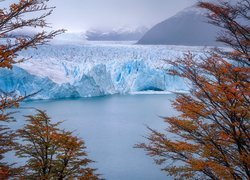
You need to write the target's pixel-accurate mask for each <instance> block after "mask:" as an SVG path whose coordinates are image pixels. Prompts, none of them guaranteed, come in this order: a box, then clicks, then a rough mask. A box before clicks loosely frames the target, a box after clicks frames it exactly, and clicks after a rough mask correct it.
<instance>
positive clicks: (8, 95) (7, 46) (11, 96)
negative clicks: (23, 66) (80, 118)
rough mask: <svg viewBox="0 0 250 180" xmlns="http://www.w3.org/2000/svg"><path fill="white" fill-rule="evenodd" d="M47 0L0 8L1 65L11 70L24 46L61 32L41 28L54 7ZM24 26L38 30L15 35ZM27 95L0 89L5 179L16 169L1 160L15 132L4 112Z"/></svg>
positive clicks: (24, 0)
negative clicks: (48, 4) (37, 30)
mask: <svg viewBox="0 0 250 180" xmlns="http://www.w3.org/2000/svg"><path fill="white" fill-rule="evenodd" d="M47 2H48V0H19V2H18V3H13V4H10V7H9V9H6V8H0V68H8V69H11V68H12V67H13V65H14V64H16V63H19V62H22V61H24V60H27V59H22V58H21V59H20V58H18V53H19V52H21V51H22V50H25V49H27V48H36V47H37V46H38V45H41V44H44V43H46V42H47V41H48V40H49V39H51V38H53V37H54V36H56V35H58V34H60V33H62V32H63V31H64V30H56V31H51V32H48V33H47V32H46V31H43V29H44V28H47V27H48V23H47V22H46V21H45V20H46V17H47V16H49V15H50V14H51V13H52V10H53V9H54V7H48V6H47V5H46V3H47ZM0 4H1V2H0ZM25 28H39V31H41V32H38V33H34V34H33V35H27V34H18V35H14V34H15V33H14V32H16V31H17V30H21V29H25ZM27 97H28V96H25V97H20V96H17V95H15V93H13V92H3V91H2V90H1V89H0V176H1V177H3V178H6V179H7V178H8V177H9V176H11V174H12V173H15V172H16V170H14V171H12V170H11V169H12V168H11V166H10V165H8V164H7V163H4V162H3V157H4V154H5V153H6V152H8V151H10V150H12V149H13V145H14V143H13V138H14V134H13V132H12V131H11V129H10V128H9V126H8V124H9V122H10V121H13V120H14V119H13V118H12V117H11V115H12V113H7V112H6V110H7V109H9V108H13V107H18V105H19V102H21V101H22V100H24V99H25V98H27Z"/></svg>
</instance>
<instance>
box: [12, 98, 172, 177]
mask: <svg viewBox="0 0 250 180" xmlns="http://www.w3.org/2000/svg"><path fill="white" fill-rule="evenodd" d="M174 98H175V95H113V96H104V97H95V98H84V99H67V100H43V101H30V102H25V103H22V105H21V109H20V113H19V115H18V116H17V119H18V120H17V122H16V123H14V124H13V126H14V127H15V128H18V127H20V126H22V125H23V124H24V118H23V116H22V115H28V114H33V113H34V110H33V109H30V108H29V107H34V108H38V109H41V110H46V111H47V113H48V115H49V116H50V117H51V118H52V121H53V122H57V121H61V120H64V121H65V122H64V123H63V124H62V127H63V128H65V129H67V130H71V131H74V132H75V134H76V135H78V136H80V137H81V138H83V139H84V141H85V143H86V146H87V151H88V154H89V158H90V159H92V160H94V161H96V162H95V163H93V164H92V166H93V167H95V168H98V173H100V174H102V177H103V178H105V179H107V180H163V179H164V180H165V179H171V178H170V177H167V176H166V174H165V173H164V172H162V171H161V170H160V167H159V166H158V165H156V164H155V163H154V161H153V159H152V158H151V157H149V156H146V153H145V152H144V151H143V150H142V149H135V148H133V147H134V145H135V144H136V143H139V142H144V141H145V138H144V137H145V136H146V135H148V134H149V131H148V130H147V128H146V126H150V127H151V128H153V129H157V130H159V131H163V130H164V129H165V128H166V127H167V126H166V124H165V123H164V122H163V119H162V118H161V117H166V116H172V115H176V114H177V113H176V111H174V110H173V108H172V107H171V101H172V100H174ZM21 114H22V115H21ZM9 158H10V157H9ZM19 161H20V160H19Z"/></svg>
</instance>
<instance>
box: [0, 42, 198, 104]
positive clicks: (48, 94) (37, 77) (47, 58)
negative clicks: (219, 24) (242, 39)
mask: <svg viewBox="0 0 250 180" xmlns="http://www.w3.org/2000/svg"><path fill="white" fill-rule="evenodd" d="M187 51H191V52H194V53H196V54H199V53H200V52H201V51H202V48H198V47H180V46H179V47H177V46H140V45H117V44H115V45H113V44H106V45H105V44H102V45H63V44H54V45H46V46H41V47H39V48H38V49H37V50H35V49H30V50H27V51H24V52H22V53H21V55H20V56H22V57H30V56H32V59H30V60H28V61H26V62H24V63H21V64H18V65H16V66H15V67H14V68H13V70H7V69H1V70H0V89H1V90H3V91H7V92H10V91H16V92H17V93H19V94H22V95H25V94H30V93H33V92H37V91H39V90H41V92H40V93H38V94H37V95H36V96H34V97H33V98H35V99H56V98H69V97H92V96H101V95H108V94H115V93H121V94H124V93H131V92H137V91H149V90H153V91H187V90H188V86H187V85H186V84H185V83H184V81H183V79H180V78H179V77H172V76H169V75H168V74H166V72H165V69H167V68H169V67H168V66H167V65H166V64H165V63H164V59H173V58H176V57H178V56H181V55H182V54H183V53H184V52H187Z"/></svg>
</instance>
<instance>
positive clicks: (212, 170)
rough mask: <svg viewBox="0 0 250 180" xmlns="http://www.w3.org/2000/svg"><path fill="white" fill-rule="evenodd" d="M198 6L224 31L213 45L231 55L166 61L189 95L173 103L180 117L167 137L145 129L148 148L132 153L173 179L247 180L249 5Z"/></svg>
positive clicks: (249, 171) (174, 119)
mask: <svg viewBox="0 0 250 180" xmlns="http://www.w3.org/2000/svg"><path fill="white" fill-rule="evenodd" d="M198 6H199V7H201V8H204V9H206V10H208V14H207V17H208V19H209V22H210V23H212V24H214V25H216V26H219V27H221V28H222V29H223V30H222V31H221V32H220V34H219V35H218V38H217V40H218V41H220V42H223V43H225V44H226V45H228V46H229V47H230V50H229V49H228V50H227V51H222V50H218V49H215V50H213V51H212V52H210V53H209V54H207V55H204V56H203V57H197V56H195V55H192V54H191V53H188V54H185V56H184V58H180V59H177V60H173V61H168V63H169V64H171V65H172V66H173V69H172V70H169V73H170V74H172V75H178V76H180V77H183V78H185V79H187V80H188V81H189V82H190V84H192V87H191V91H190V94H181V95H178V96H177V98H176V100H175V101H174V102H173V107H174V108H175V109H176V110H177V111H179V113H180V115H179V116H177V117H168V118H165V122H166V123H167V124H168V127H167V129H166V131H165V132H158V131H157V130H154V129H151V128H149V129H150V131H151V134H150V135H149V136H148V137H147V139H148V142H147V143H141V144H138V145H137V147H138V148H143V149H144V150H145V151H147V153H148V155H150V156H152V157H154V159H155V161H156V163H158V164H160V165H162V166H163V169H162V170H163V171H165V172H167V173H168V174H169V175H172V176H175V177H176V178H178V179H183V178H184V179H250V83H249V79H250V76H249V75H250V67H249V66H250V56H249V55H250V54H249V50H250V49H249V48H250V41H249V38H250V27H249V24H250V23H249V18H250V16H249V12H250V2H249V0H238V1H237V2H231V3H230V1H219V2H217V3H211V2H200V3H198Z"/></svg>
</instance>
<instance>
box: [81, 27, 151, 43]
mask: <svg viewBox="0 0 250 180" xmlns="http://www.w3.org/2000/svg"><path fill="white" fill-rule="evenodd" d="M147 31H148V29H147V28H145V27H141V28H137V29H135V30H131V29H128V28H119V29H115V30H110V31H103V30H98V29H97V30H96V29H95V30H89V31H87V32H86V34H85V36H86V39H87V40H89V41H138V40H139V39H141V38H142V36H143V35H144V34H145V33H146V32H147Z"/></svg>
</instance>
